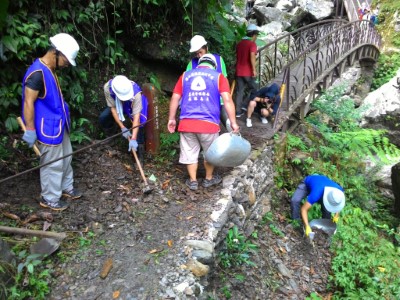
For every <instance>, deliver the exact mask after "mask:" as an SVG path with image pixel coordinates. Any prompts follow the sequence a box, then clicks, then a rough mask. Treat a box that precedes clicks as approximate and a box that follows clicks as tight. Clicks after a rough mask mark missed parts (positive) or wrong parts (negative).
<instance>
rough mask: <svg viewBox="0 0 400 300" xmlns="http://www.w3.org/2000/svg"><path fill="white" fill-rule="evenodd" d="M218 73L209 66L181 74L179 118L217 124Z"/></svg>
mask: <svg viewBox="0 0 400 300" xmlns="http://www.w3.org/2000/svg"><path fill="white" fill-rule="evenodd" d="M219 76H220V73H219V72H217V71H216V70H213V69H209V68H196V69H193V70H190V71H187V72H185V73H184V74H183V83H182V90H183V95H182V103H181V114H180V119H196V120H203V121H208V122H212V123H215V124H217V125H219V115H220V101H219V97H220V94H219V90H218V78H219Z"/></svg>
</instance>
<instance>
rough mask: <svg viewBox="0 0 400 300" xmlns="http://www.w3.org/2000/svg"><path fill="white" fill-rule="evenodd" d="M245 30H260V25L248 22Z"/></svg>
mask: <svg viewBox="0 0 400 300" xmlns="http://www.w3.org/2000/svg"><path fill="white" fill-rule="evenodd" d="M246 30H247V31H260V27H258V26H257V25H255V24H249V25H248V26H247V28H246Z"/></svg>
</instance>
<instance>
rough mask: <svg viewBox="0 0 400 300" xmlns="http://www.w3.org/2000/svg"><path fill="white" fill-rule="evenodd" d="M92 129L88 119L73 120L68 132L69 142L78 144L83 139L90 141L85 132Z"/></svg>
mask: <svg viewBox="0 0 400 300" xmlns="http://www.w3.org/2000/svg"><path fill="white" fill-rule="evenodd" d="M87 129H89V130H87ZM93 130H94V128H93V125H92V124H91V123H90V121H89V120H88V119H85V118H79V119H77V120H73V121H72V131H71V133H70V139H71V142H77V143H78V144H81V143H82V142H83V141H90V137H89V136H88V135H87V134H86V133H87V132H88V131H89V132H90V131H93Z"/></svg>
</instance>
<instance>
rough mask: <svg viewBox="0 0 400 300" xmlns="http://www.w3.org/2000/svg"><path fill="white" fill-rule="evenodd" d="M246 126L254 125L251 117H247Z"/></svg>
mask: <svg viewBox="0 0 400 300" xmlns="http://www.w3.org/2000/svg"><path fill="white" fill-rule="evenodd" d="M246 126H247V127H253V123H251V119H249V118H247V119H246Z"/></svg>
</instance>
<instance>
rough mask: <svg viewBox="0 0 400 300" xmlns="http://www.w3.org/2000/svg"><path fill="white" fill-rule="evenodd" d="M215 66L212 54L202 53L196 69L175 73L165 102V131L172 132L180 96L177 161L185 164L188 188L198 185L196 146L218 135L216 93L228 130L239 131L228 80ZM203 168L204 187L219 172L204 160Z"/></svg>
mask: <svg viewBox="0 0 400 300" xmlns="http://www.w3.org/2000/svg"><path fill="white" fill-rule="evenodd" d="M216 66H217V62H216V61H215V58H214V56H213V55H210V54H205V55H203V56H202V57H201V58H200V59H199V65H198V66H197V68H196V69H193V70H190V71H186V72H184V73H183V74H182V75H181V76H180V77H179V80H178V82H177V83H176V85H175V88H174V91H173V94H172V97H171V101H170V105H169V119H168V120H169V121H168V131H169V132H170V133H173V132H175V129H176V113H177V110H178V106H179V101H180V100H181V99H182V102H181V113H180V117H179V119H180V122H179V126H178V131H179V132H180V148H181V152H180V157H179V162H180V163H182V164H186V165H187V171H188V174H189V179H187V180H186V182H185V184H186V185H187V186H188V187H189V188H190V189H191V190H197V189H198V182H197V168H198V157H199V153H200V149H201V148H202V149H203V151H204V152H205V151H207V149H208V147H209V146H210V145H211V143H212V142H213V141H214V140H215V139H216V138H217V137H218V136H219V131H220V128H219V116H220V110H221V105H220V97H222V100H223V101H224V106H225V109H226V112H227V114H228V118H229V120H230V122H231V127H232V131H233V132H235V133H237V132H239V126H238V124H237V123H236V117H235V105H234V104H233V101H232V97H231V94H230V89H229V83H228V80H227V79H226V78H225V76H224V75H222V74H221V73H219V72H217V71H216V70H215V68H216ZM204 168H205V170H206V177H205V179H204V180H203V182H202V185H203V187H206V188H208V187H210V186H213V185H216V184H219V183H220V182H221V181H222V179H221V177H220V176H218V175H214V174H213V172H214V166H213V165H211V164H209V163H208V162H207V161H204Z"/></svg>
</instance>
